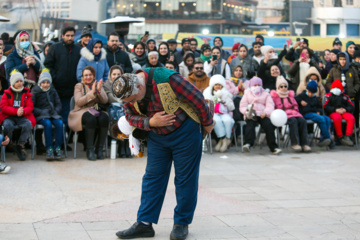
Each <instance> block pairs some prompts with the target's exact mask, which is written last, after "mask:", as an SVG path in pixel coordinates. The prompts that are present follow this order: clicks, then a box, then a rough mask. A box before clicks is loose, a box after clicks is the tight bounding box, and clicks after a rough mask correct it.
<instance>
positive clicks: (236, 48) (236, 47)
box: [231, 43, 240, 51]
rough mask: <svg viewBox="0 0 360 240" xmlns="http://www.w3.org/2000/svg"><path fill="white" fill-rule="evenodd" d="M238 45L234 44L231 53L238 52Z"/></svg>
mask: <svg viewBox="0 0 360 240" xmlns="http://www.w3.org/2000/svg"><path fill="white" fill-rule="evenodd" d="M239 47H240V43H235V44H234V45H233V47H232V49H231V51H235V50H239Z"/></svg>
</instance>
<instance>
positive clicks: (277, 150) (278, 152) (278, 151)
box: [272, 148, 282, 155]
mask: <svg viewBox="0 0 360 240" xmlns="http://www.w3.org/2000/svg"><path fill="white" fill-rule="evenodd" d="M281 152H282V150H281V149H280V148H275V149H274V151H273V152H272V154H274V155H278V154H280V153H281Z"/></svg>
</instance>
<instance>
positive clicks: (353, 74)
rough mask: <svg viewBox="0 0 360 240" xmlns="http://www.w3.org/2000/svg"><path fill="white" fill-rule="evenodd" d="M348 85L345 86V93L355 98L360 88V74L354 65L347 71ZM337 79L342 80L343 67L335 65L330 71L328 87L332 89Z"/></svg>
mask: <svg viewBox="0 0 360 240" xmlns="http://www.w3.org/2000/svg"><path fill="white" fill-rule="evenodd" d="M345 78H346V87H344V93H345V94H347V95H349V97H350V98H354V97H355V95H356V93H357V92H358V91H359V88H360V81H359V75H358V72H357V70H356V69H355V68H354V67H353V66H349V69H348V70H347V71H346V73H345ZM336 79H340V81H341V67H340V65H335V66H334V67H333V68H332V69H331V70H330V72H329V75H328V78H327V80H326V87H327V88H328V89H331V84H332V82H333V81H335V80H336Z"/></svg>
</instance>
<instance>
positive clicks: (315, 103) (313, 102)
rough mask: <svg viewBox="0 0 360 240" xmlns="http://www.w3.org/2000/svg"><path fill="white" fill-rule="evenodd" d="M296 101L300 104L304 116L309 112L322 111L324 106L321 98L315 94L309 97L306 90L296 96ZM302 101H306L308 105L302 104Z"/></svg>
mask: <svg viewBox="0 0 360 240" xmlns="http://www.w3.org/2000/svg"><path fill="white" fill-rule="evenodd" d="M295 99H296V102H297V103H298V105H299V111H300V113H301V114H302V115H303V116H304V115H305V114H307V113H317V112H319V113H322V108H321V104H320V102H319V100H318V99H317V97H316V96H315V95H314V97H309V96H308V95H307V94H306V90H304V91H303V92H302V93H300V94H299V95H297V96H296V97H295ZM301 101H305V102H306V103H307V105H306V106H303V105H301Z"/></svg>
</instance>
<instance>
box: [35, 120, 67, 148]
mask: <svg viewBox="0 0 360 240" xmlns="http://www.w3.org/2000/svg"><path fill="white" fill-rule="evenodd" d="M39 124H41V125H43V126H44V134H45V145H46V148H47V149H49V148H50V147H52V146H53V145H52V143H53V130H52V125H54V127H55V145H54V148H56V147H58V146H61V145H62V144H63V121H62V120H61V119H53V118H52V119H48V118H44V119H42V120H40V122H39Z"/></svg>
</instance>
